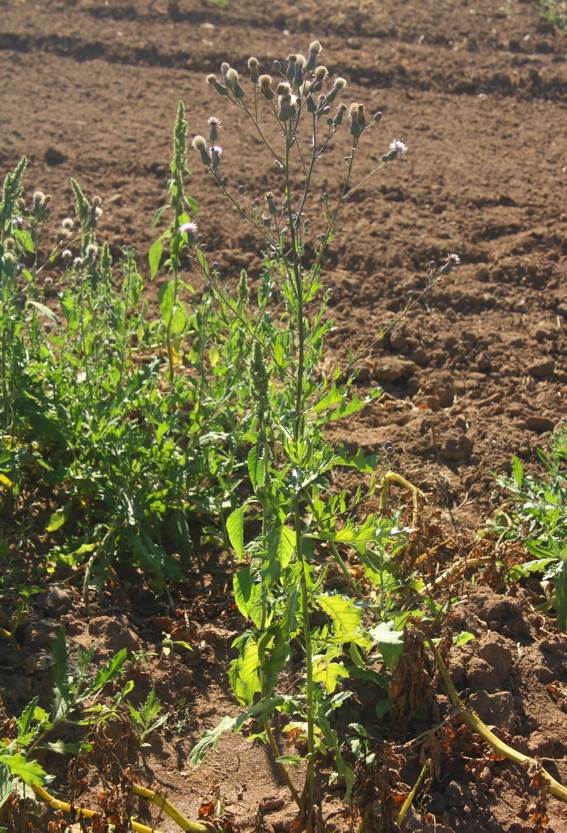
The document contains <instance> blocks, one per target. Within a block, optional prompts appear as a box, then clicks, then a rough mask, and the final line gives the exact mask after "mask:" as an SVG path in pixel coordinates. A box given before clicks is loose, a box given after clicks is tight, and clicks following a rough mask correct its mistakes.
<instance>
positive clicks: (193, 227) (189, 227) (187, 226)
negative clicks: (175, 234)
mask: <svg viewBox="0 0 567 833" xmlns="http://www.w3.org/2000/svg"><path fill="white" fill-rule="evenodd" d="M197 228H198V227H197V223H193V222H189V223H181V225H180V226H179V231H180V232H182V233H183V234H197Z"/></svg>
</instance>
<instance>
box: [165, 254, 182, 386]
mask: <svg viewBox="0 0 567 833" xmlns="http://www.w3.org/2000/svg"><path fill="white" fill-rule="evenodd" d="M178 289H179V273H178V271H177V269H174V270H173V303H172V305H171V313H170V316H169V320H168V322H167V330H166V334H165V340H166V344H167V360H168V363H169V383H170V385H173V382H174V381H175V362H174V359H173V344H172V340H171V330H172V327H173V315H174V312H175V307H176V306H177V293H178Z"/></svg>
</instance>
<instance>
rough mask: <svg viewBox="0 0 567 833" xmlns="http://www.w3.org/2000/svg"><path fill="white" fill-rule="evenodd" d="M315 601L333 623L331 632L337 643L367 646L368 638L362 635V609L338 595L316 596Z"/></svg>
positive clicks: (350, 600)
mask: <svg viewBox="0 0 567 833" xmlns="http://www.w3.org/2000/svg"><path fill="white" fill-rule="evenodd" d="M316 601H317V604H318V605H319V607H320V608H321V610H323V611H324V612H325V613H326V614H327V615H328V616H329V617H330V618H331V620H332V622H333V630H334V634H335V637H336V639H337V640H338V641H339V642H355V643H357V644H358V645H361V646H362V647H367V646H368V644H369V639H368V637H367V636H366V635H365V634H363V633H362V631H361V625H362V608H360V607H358V606H357V605H356V604H355V603H354V602H353V601H352V599H349V598H347V597H346V596H340V595H338V594H334V595H325V594H321V595H319V596H316Z"/></svg>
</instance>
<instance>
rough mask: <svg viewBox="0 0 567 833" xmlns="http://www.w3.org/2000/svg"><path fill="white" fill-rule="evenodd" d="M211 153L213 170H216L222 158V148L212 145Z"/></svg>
mask: <svg viewBox="0 0 567 833" xmlns="http://www.w3.org/2000/svg"><path fill="white" fill-rule="evenodd" d="M209 153H210V154H211V159H212V165H213V168H216V167H217V166H218V164H219V162H220V158H221V156H222V148H221V146H220V145H211V146H210V148H209Z"/></svg>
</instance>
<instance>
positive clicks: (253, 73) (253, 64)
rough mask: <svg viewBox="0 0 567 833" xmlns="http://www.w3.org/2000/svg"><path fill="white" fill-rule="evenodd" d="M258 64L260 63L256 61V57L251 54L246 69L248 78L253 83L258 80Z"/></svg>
mask: <svg viewBox="0 0 567 833" xmlns="http://www.w3.org/2000/svg"><path fill="white" fill-rule="evenodd" d="M259 66H260V63H259V61H258V58H255V57H254V56H253V55H251V56H250V58H248V69H249V70H250V78H251V79H252V81H253V82H254V83H256V81H257V80H258V75H259V72H258V68H259Z"/></svg>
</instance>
